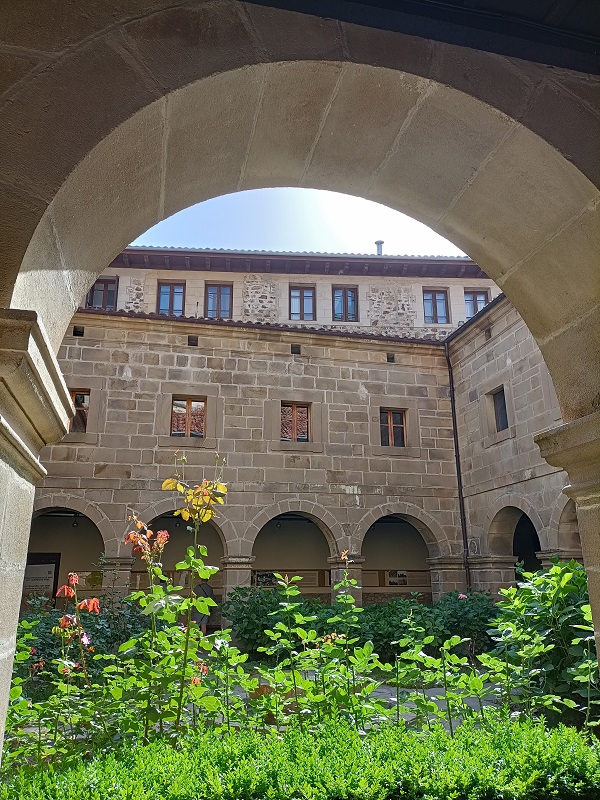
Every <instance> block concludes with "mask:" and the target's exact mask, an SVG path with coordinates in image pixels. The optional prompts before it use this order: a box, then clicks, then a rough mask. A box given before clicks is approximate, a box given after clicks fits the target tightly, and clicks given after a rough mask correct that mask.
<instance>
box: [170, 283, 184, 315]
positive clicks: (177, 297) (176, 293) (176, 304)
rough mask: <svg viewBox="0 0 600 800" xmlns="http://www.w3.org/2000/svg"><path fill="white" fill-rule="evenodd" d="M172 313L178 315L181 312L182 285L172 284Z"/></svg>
mask: <svg viewBox="0 0 600 800" xmlns="http://www.w3.org/2000/svg"><path fill="white" fill-rule="evenodd" d="M172 313H173V315H174V316H176V317H180V316H181V315H182V314H183V286H173V311H172Z"/></svg>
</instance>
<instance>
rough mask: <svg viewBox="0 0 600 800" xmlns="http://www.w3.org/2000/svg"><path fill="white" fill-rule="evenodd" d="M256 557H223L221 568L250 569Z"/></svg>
mask: <svg viewBox="0 0 600 800" xmlns="http://www.w3.org/2000/svg"><path fill="white" fill-rule="evenodd" d="M255 560H256V556H223V558H222V559H221V566H222V567H223V569H250V568H251V567H252V564H254V562H255Z"/></svg>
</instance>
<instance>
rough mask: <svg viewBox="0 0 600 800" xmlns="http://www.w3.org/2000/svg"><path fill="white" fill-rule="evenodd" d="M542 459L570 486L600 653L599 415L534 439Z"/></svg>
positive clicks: (599, 413)
mask: <svg viewBox="0 0 600 800" xmlns="http://www.w3.org/2000/svg"><path fill="white" fill-rule="evenodd" d="M535 442H536V444H537V445H538V447H539V448H540V452H541V454H542V456H543V457H544V458H545V459H546V461H547V462H548V463H549V464H551V465H552V466H553V467H561V468H562V469H564V470H565V471H566V472H567V474H568V476H569V481H570V484H569V486H567V487H565V489H564V490H563V491H564V492H565V494H566V495H568V496H569V497H570V498H571V499H572V500H574V501H575V505H576V506H577V521H578V523H579V536H580V539H581V550H582V553H583V563H584V565H585V569H586V572H587V576H588V586H589V592H590V605H591V607H592V616H593V618H594V629H595V632H596V633H595V636H596V646H597V647H598V652H600V411H595V412H594V413H593V414H589V415H588V416H586V417H581V418H580V419H577V420H574V421H573V422H568V423H566V424H565V425H561V426H560V427H558V428H554V429H552V430H549V431H544V432H542V433H540V434H538V435H537V436H536V437H535Z"/></svg>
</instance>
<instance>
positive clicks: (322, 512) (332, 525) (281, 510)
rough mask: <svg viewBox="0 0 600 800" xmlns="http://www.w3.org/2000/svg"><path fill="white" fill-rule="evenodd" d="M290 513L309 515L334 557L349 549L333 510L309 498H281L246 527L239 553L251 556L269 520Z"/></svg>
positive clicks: (308, 517) (260, 512) (263, 510)
mask: <svg viewBox="0 0 600 800" xmlns="http://www.w3.org/2000/svg"><path fill="white" fill-rule="evenodd" d="M290 513H296V514H302V515H303V516H305V517H307V519H310V520H311V522H314V523H315V525H316V526H317V527H318V528H319V530H320V531H321V533H322V534H323V536H324V537H325V539H326V540H327V544H328V546H329V552H330V555H331V556H332V557H334V556H336V555H338V554H339V553H341V552H342V551H343V550H345V549H347V547H348V537H347V536H346V533H345V532H344V530H343V528H342V526H341V524H340V523H339V522H338V520H337V519H336V518H335V517H334V515H333V514H332V513H331V511H328V510H327V509H326V508H323V507H322V506H319V505H317V504H316V503H311V502H309V501H308V500H280V501H279V502H278V503H275V504H274V505H272V506H268V507H267V508H264V509H262V510H261V511H259V512H258V514H257V515H256V516H255V517H254V519H253V520H252V521H251V522H250V524H249V526H248V527H247V529H246V534H245V536H244V539H243V540H242V541H240V542H239V545H240V553H239V554H240V555H248V556H250V555H251V554H252V549H253V547H254V542H255V541H256V537H257V536H258V534H259V533H260V531H261V530H262V528H263V527H264V526H265V525H266V524H267V522H270V521H271V520H272V519H273V518H274V517H278V516H279V515H280V514H290Z"/></svg>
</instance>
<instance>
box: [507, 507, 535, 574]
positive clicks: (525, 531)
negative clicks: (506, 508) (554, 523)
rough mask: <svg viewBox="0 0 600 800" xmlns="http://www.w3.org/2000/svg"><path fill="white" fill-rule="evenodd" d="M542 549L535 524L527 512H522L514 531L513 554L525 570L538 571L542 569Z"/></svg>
mask: <svg viewBox="0 0 600 800" xmlns="http://www.w3.org/2000/svg"><path fill="white" fill-rule="evenodd" d="M541 549H542V548H541V545H540V538H539V536H538V534H537V531H536V529H535V525H534V524H533V522H532V521H531V520H530V519H529V517H528V516H527V514H521V516H520V517H519V519H518V520H517V524H516V525H515V531H514V533H513V555H514V556H515V558H516V559H517V564H522V565H523V569H524V570H525V572H536V571H537V570H538V569H541V567H542V562H541V560H540V558H539V557H538V553H539V551H540V550H541Z"/></svg>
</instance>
